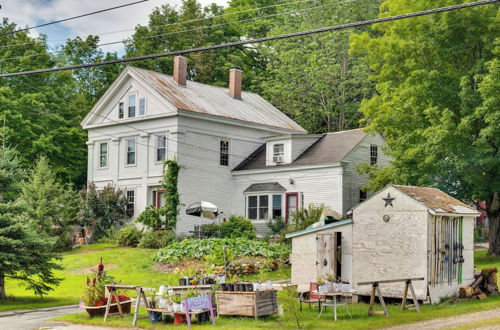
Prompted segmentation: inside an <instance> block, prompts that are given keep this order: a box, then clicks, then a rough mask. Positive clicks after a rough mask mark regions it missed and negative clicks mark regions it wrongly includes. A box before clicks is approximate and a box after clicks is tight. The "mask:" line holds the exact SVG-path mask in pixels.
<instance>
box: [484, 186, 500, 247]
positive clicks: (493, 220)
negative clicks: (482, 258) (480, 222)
mask: <svg viewBox="0 0 500 330" xmlns="http://www.w3.org/2000/svg"><path fill="white" fill-rule="evenodd" d="M487 202H488V205H487V212H488V223H489V230H490V233H489V239H488V241H489V243H490V248H489V250H488V255H489V256H500V198H499V196H498V193H496V192H495V193H493V195H492V196H491V198H490V200H489V201H487Z"/></svg>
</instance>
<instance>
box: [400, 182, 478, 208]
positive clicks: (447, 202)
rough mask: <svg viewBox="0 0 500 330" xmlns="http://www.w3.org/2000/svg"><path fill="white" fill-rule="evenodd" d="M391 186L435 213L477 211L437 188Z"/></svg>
mask: <svg viewBox="0 0 500 330" xmlns="http://www.w3.org/2000/svg"><path fill="white" fill-rule="evenodd" d="M393 187H394V188H396V189H398V190H400V191H402V192H403V193H405V194H406V195H408V196H410V197H411V198H413V199H416V200H417V201H419V202H421V203H422V204H424V205H425V206H427V207H428V208H430V209H433V210H434V211H436V212H437V213H478V212H477V210H475V209H473V208H472V207H470V206H468V205H466V204H464V203H462V202H461V201H459V200H458V199H456V198H453V197H451V196H450V195H448V194H446V193H444V192H442V191H441V190H439V189H437V188H429V187H415V186H400V185H393Z"/></svg>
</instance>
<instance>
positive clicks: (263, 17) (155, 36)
mask: <svg viewBox="0 0 500 330" xmlns="http://www.w3.org/2000/svg"><path fill="white" fill-rule="evenodd" d="M309 1H311V0H309ZM356 1H357V0H349V1H343V2H335V3H329V4H324V5H319V6H316V7H307V8H302V9H297V10H292V11H288V12H283V13H276V14H272V15H267V16H259V17H253V18H247V19H242V20H238V21H233V22H225V23H219V24H213V25H208V26H201V27H196V28H192V29H187V30H180V31H172V32H167V33H160V34H154V35H150V36H144V37H138V38H135V40H146V39H153V38H158V37H164V36H169V35H175V34H181V33H186V32H194V31H201V30H205V29H212V28H215V27H221V26H227V25H233V24H238V23H245V22H251V21H257V20H261V19H266V18H271V17H277V16H283V15H289V14H297V13H302V12H305V11H309V10H314V9H319V8H325V7H330V6H337V5H344V4H349V3H353V2H356ZM127 41H128V40H126V39H125V40H119V41H111V42H107V43H101V44H97V45H96V47H102V46H109V45H115V44H121V43H125V42H127ZM61 52H63V50H60V51H55V52H47V53H42V54H31V55H19V56H12V57H5V58H2V59H0V62H3V61H7V60H13V59H17V58H30V57H38V56H46V55H49V54H57V53H61Z"/></svg>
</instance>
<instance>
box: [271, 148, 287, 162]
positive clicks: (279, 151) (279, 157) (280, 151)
mask: <svg viewBox="0 0 500 330" xmlns="http://www.w3.org/2000/svg"><path fill="white" fill-rule="evenodd" d="M284 157H285V145H284V144H283V143H276V144H274V145H273V162H275V163H278V164H279V163H283V162H284Z"/></svg>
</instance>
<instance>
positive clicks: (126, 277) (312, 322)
mask: <svg viewBox="0 0 500 330" xmlns="http://www.w3.org/2000/svg"><path fill="white" fill-rule="evenodd" d="M154 253H155V251H154V250H145V249H129V248H117V247H115V246H113V245H109V244H101V245H92V246H85V247H83V248H81V249H78V250H76V251H72V252H69V253H66V254H65V255H64V258H63V261H62V264H63V266H64V267H65V279H64V281H63V282H62V284H61V285H60V286H59V287H57V288H56V289H55V290H54V291H53V292H51V293H50V295H49V297H46V298H34V297H33V296H32V294H31V292H27V291H25V290H24V289H23V288H22V287H19V286H17V284H16V283H13V282H8V285H7V293H8V294H9V295H12V296H15V297H16V298H12V299H10V300H9V301H7V302H3V303H2V304H1V305H0V310H11V309H19V308H35V307H41V306H44V307H46V306H54V305H61V304H76V303H78V297H79V295H80V292H81V287H82V286H83V284H84V281H85V275H84V274H83V271H85V270H86V269H88V268H89V267H95V266H96V265H97V263H98V262H99V258H100V257H101V256H102V257H103V259H104V264H105V265H106V266H108V271H109V273H110V274H111V275H112V276H114V277H115V278H117V279H119V280H121V282H122V283H126V284H140V285H142V286H145V287H148V286H150V287H158V286H159V285H161V284H164V285H168V284H176V283H177V279H178V277H179V276H180V275H175V274H164V273H161V272H158V271H155V270H153V269H152V268H151V266H152V262H151V256H152V255H153V254H154ZM475 257H476V265H477V267H478V268H483V267H486V266H496V267H498V268H500V258H491V257H486V251H479V252H476V256H475ZM114 265H115V266H114ZM117 265H119V266H120V267H118V266H117ZM267 275H268V278H269V279H280V278H287V277H289V275H290V274H289V269H282V270H279V271H276V272H272V273H267ZM255 278H256V276H252V277H250V278H249V279H255ZM498 306H500V297H490V298H488V299H487V300H484V301H469V302H464V303H460V304H448V305H445V306H443V307H442V308H438V307H437V306H429V305H425V306H422V313H419V314H418V313H416V312H414V311H404V312H402V311H401V310H400V307H399V306H398V305H391V306H389V311H390V313H391V317H390V318H389V319H386V318H385V317H383V316H381V315H374V316H370V317H368V316H367V310H368V306H367V305H365V304H356V305H350V306H349V309H350V311H351V314H352V316H353V317H352V319H350V318H347V314H346V313H345V309H344V308H343V307H339V320H338V321H337V322H336V323H335V325H336V326H338V327H339V328H349V329H376V328H382V327H386V326H390V325H396V324H404V323H411V322H416V321H422V320H428V319H433V318H437V317H447V316H453V315H460V314H464V313H470V312H476V311H482V310H488V309H493V308H498ZM141 315H142V316H144V317H145V316H146V315H147V314H146V312H145V311H144V310H141ZM317 315H318V313H317V310H316V309H312V310H309V309H308V308H307V307H306V308H305V310H304V311H303V312H301V313H300V318H301V324H302V325H304V326H306V327H307V328H311V329H312V328H318V329H319V328H331V327H332V325H333V324H334V323H333V322H332V319H333V317H332V314H331V309H329V310H328V311H327V313H326V314H324V315H322V316H321V317H320V319H319V320H317V319H316V318H317ZM57 320H64V321H69V322H74V323H81V324H95V325H102V324H103V322H102V318H94V319H91V318H89V317H88V316H87V314H85V313H80V314H72V315H65V316H61V317H58V318H57ZM131 322H132V320H131V317H130V316H129V317H125V318H123V319H121V318H119V317H112V318H111V319H110V320H109V321H108V322H107V323H106V325H108V326H130V325H131ZM138 325H139V326H140V327H143V328H155V327H153V326H152V325H151V324H150V322H149V320H147V319H142V320H140V321H139V323H138ZM294 326H295V325H294V321H293V320H292V319H290V318H288V317H287V316H285V317H280V316H274V317H269V318H264V319H260V320H257V321H256V320H253V319H250V318H229V317H220V318H217V327H218V328H226V329H242V328H269V327H280V328H284V329H286V328H293V327H294ZM159 327H161V326H158V325H157V326H156V328H159Z"/></svg>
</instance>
